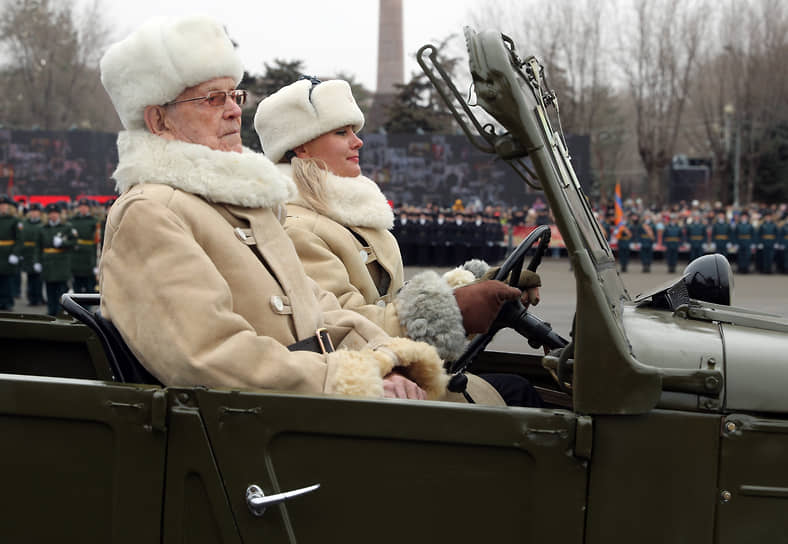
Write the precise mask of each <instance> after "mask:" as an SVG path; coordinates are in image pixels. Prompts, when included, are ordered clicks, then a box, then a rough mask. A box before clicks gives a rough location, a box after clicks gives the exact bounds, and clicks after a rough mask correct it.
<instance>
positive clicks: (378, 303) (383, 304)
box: [375, 300, 386, 308]
mask: <svg viewBox="0 0 788 544" xmlns="http://www.w3.org/2000/svg"><path fill="white" fill-rule="evenodd" d="M375 304H377V305H378V306H380V307H381V308H385V307H386V301H385V300H379V301H377V302H376V303H375Z"/></svg>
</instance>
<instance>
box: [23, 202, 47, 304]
mask: <svg viewBox="0 0 788 544" xmlns="http://www.w3.org/2000/svg"><path fill="white" fill-rule="evenodd" d="M42 225H43V223H42V222H41V204H39V203H38V202H34V203H33V204H31V205H30V209H29V211H28V212H27V219H25V222H24V228H23V229H22V244H23V246H22V270H23V271H24V273H25V275H26V276H27V303H28V304H29V305H30V306H40V305H41V304H43V303H44V294H43V287H44V286H43V283H42V282H41V263H40V262H38V261H37V260H36V258H37V256H38V254H39V249H38V231H39V230H41V227H42Z"/></svg>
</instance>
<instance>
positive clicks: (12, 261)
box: [8, 253, 19, 265]
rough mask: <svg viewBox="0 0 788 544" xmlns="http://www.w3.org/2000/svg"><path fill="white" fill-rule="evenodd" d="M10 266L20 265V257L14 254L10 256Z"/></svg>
mask: <svg viewBox="0 0 788 544" xmlns="http://www.w3.org/2000/svg"><path fill="white" fill-rule="evenodd" d="M8 264H10V265H17V264H19V257H17V256H16V255H14V254H13V253H12V254H11V255H9V256H8Z"/></svg>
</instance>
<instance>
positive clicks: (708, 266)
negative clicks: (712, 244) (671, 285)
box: [682, 253, 733, 306]
mask: <svg viewBox="0 0 788 544" xmlns="http://www.w3.org/2000/svg"><path fill="white" fill-rule="evenodd" d="M682 279H683V281H684V285H686V286H687V293H688V294H689V296H690V298H694V299H696V300H702V301H704V302H711V303H712V304H721V305H724V306H730V303H731V298H732V296H733V273H732V272H731V265H730V263H728V259H726V258H725V257H724V256H723V255H720V254H719V253H714V254H713V255H704V256H703V257H699V258H697V259H695V260H694V261H692V262H691V263H690V264H689V265H687V268H685V269H684V275H683V278H682Z"/></svg>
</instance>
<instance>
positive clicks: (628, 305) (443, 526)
mask: <svg viewBox="0 0 788 544" xmlns="http://www.w3.org/2000/svg"><path fill="white" fill-rule="evenodd" d="M466 39H467V44H468V51H469V55H470V73H471V76H472V79H473V84H474V87H475V93H476V97H477V101H478V104H479V105H481V106H482V107H483V108H484V109H485V110H486V111H487V112H488V113H489V114H490V115H491V116H492V117H494V118H495V120H496V121H497V125H495V126H493V124H491V123H490V124H486V125H481V124H480V123H479V122H478V121H477V119H476V117H475V116H474V115H473V113H472V110H471V109H470V107H469V106H468V104H467V102H466V101H465V100H464V99H463V98H462V96H461V95H460V93H458V92H457V91H456V87H454V85H453V83H452V82H451V81H450V80H449V79H448V77H447V76H446V73H445V71H444V70H443V69H442V68H441V67H440V65H439V63H437V60H436V59H437V57H436V53H437V52H436V50H435V48H434V47H432V46H425V47H424V48H422V50H421V51H420V54H419V59H420V62H421V63H422V65H423V66H424V68H425V70H426V71H427V73H428V75H429V76H430V78H431V79H433V80H434V82H435V83H436V84H438V88H439V90H440V92H441V93H442V94H443V96H444V97H445V98H446V100H447V102H448V103H449V104H450V107H451V108H452V109H453V111H454V112H455V113H456V115H457V117H458V119H461V120H462V121H463V122H464V123H465V124H464V125H463V126H464V128H465V130H466V131H467V132H468V136H469V137H470V138H471V139H472V140H473V141H474V142H476V143H477V145H479V146H480V147H481V148H483V149H484V150H486V151H489V152H490V153H494V154H496V155H497V156H499V157H500V158H501V159H503V160H505V161H507V162H509V163H510V164H511V165H512V166H513V167H514V168H515V169H516V170H518V172H521V173H522V174H523V176H524V177H526V178H527V179H529V180H530V182H531V183H539V184H540V186H541V188H542V189H543V190H544V193H545V195H546V197H547V199H548V201H549V204H550V207H551V209H552V211H553V213H554V215H555V218H556V221H557V224H558V227H559V229H560V232H561V234H562V235H563V239H564V241H565V243H566V245H567V249H568V252H569V256H570V259H571V263H572V266H573V270H574V275H575V279H576V286H577V304H576V313H575V319H574V325H573V327H572V331H571V334H570V335H569V336H570V338H569V340H568V341H567V340H564V339H563V338H561V337H560V336H559V335H557V334H554V333H552V332H551V331H550V330H549V328H546V325H545V324H544V323H540V322H539V321H538V320H534V319H532V316H529V315H526V314H527V312H525V313H523V312H518V311H510V312H509V314H510V315H509V316H508V317H505V318H501V321H500V322H499V324H498V326H503V325H507V326H511V327H513V328H515V330H517V331H518V332H521V333H522V334H524V335H525V336H526V337H527V340H526V339H524V340H523V342H526V341H528V342H530V343H532V344H535V345H545V346H547V347H548V348H550V350H549V353H547V354H546V355H545V356H544V357H541V356H537V355H524V354H509V353H495V352H491V351H483V348H484V347H485V345H486V342H488V341H489V338H485V337H481V338H478V339H475V340H474V342H473V343H472V344H471V345H470V346H469V349H468V351H467V352H466V354H467V356H464V357H463V358H461V360H460V361H459V363H458V362H455V363H454V364H452V365H451V370H452V371H453V372H455V373H456V374H457V375H461V373H462V371H463V370H464V369H469V370H471V371H477V372H478V371H501V370H503V371H509V372H518V373H520V374H522V375H524V376H527V377H528V378H529V379H531V380H532V381H533V382H534V383H535V384H537V385H538V386H539V387H540V388H541V389H540V390H541V391H542V392H543V395H544V397H545V399H546V400H547V402H548V403H549V406H550V407H549V408H544V409H528V408H511V407H502V408H498V407H489V406H478V405H474V404H459V403H441V402H428V401H423V402H422V401H397V400H371V399H356V398H343V397H337V396H320V395H302V394H294V393H289V392H286V391H255V390H243V391H241V390H219V389H209V388H202V387H191V388H183V387H164V386H162V385H160V384H157V383H155V380H153V379H152V378H151V377H150V376H149V375H148V374H147V373H146V372H145V370H144V368H140V367H135V361H134V360H133V356H131V357H130V356H129V352H128V349H127V348H125V346H124V345H123V343H122V339H119V338H118V336H117V331H114V330H113V328H112V326H111V324H110V323H108V322H104V321H102V320H101V318H100V316H98V315H96V314H95V313H94V312H92V311H91V309H90V307H89V306H88V307H86V306H87V304H88V303H95V300H93V299H84V298H83V299H79V298H71V299H69V300H67V301H65V302H66V303H67V304H68V306H69V308H70V310H71V311H72V313H73V314H74V315H75V316H77V317H78V319H77V318H49V317H42V316H34V315H19V314H2V315H0V353H2V363H0V433H2V437H3V445H2V449H1V450H0V451H1V453H0V461H1V462H2V467H3V469H4V472H5V474H6V476H5V481H6V485H5V486H4V488H3V494H2V495H3V498H2V504H1V506H0V541H1V542H9V543H10V542H50V541H58V542H80V543H92V542H96V543H107V542H113V543H123V542H134V543H140V542H162V543H169V542H179V543H182V542H194V543H198V542H226V543H241V542H403V541H407V542H561V543H581V542H585V543H609V542H632V541H637V542H640V543H664V542H720V543H722V542H777V541H786V540H788V516H787V515H785V514H786V512H788V468H785V462H784V460H785V459H786V458H788V419H787V416H788V396H786V394H785V385H786V384H788V355H786V354H788V321H786V320H785V319H782V318H780V317H776V316H772V315H766V314H762V313H759V312H755V311H751V310H745V309H742V308H735V307H731V306H730V305H729V303H730V268H729V266H728V265H727V261H724V260H721V259H719V258H717V257H715V256H709V257H707V258H705V259H703V260H702V261H700V262H698V263H697V264H694V266H693V265H691V266H690V267H689V268H688V270H687V271H686V272H685V274H683V275H682V277H680V278H677V279H676V280H675V281H672V282H670V283H668V284H666V285H663V286H659V287H655V288H654V289H653V290H651V291H649V292H647V293H645V294H644V295H641V296H639V297H637V298H633V297H631V296H630V295H629V293H628V292H627V290H626V289H625V287H624V284H623V282H622V280H621V278H620V276H619V275H618V273H617V271H616V267H615V258H614V255H613V253H612V251H611V249H610V247H609V246H608V244H607V242H606V240H605V237H604V235H603V234H602V232H601V229H600V227H599V225H598V224H597V222H596V221H595V219H594V217H593V214H592V212H591V209H590V207H589V205H588V202H587V199H586V197H585V195H584V194H583V192H582V190H581V188H580V184H579V183H578V180H577V178H576V176H575V174H574V170H573V168H572V164H571V159H570V157H569V155H568V152H567V149H566V146H565V145H564V141H563V135H562V134H561V132H560V131H556V130H554V128H553V125H552V121H551V116H554V113H555V112H553V111H552V109H553V106H554V104H555V94H554V93H553V92H552V91H551V89H549V88H548V86H547V84H546V80H545V75H544V71H543V68H542V66H541V65H540V64H539V62H538V61H537V60H536V59H535V58H533V57H528V58H526V59H524V60H523V59H522V58H521V57H520V56H519V55H518V53H517V51H516V49H515V47H514V44H513V43H512V41H511V40H510V39H508V38H507V37H506V36H503V35H501V34H500V33H498V32H492V31H490V32H483V33H479V34H477V33H475V32H474V31H472V30H470V29H466ZM430 62H431V65H430ZM467 123H471V124H472V125H475V126H476V132H474V131H473V130H472V128H470V127H469V126H468V124H467ZM537 241H539V242H543V241H544V238H543V237H542V235H541V234H539V235H538V236H536V237H534V238H532V239H530V240H527V243H526V244H524V245H523V246H522V247H521V248H518V250H517V251H516V252H515V254H514V255H513V256H512V257H511V258H510V259H507V261H506V263H505V265H504V266H505V268H507V269H516V268H519V267H521V266H523V260H524V258H525V255H526V250H527V249H528V247H527V246H529V245H531V244H532V243H533V244H534V245H536V242H537ZM540 247H541V243H540ZM536 251H537V255H538V252H539V250H538V249H537V250H536ZM533 264H534V261H533V260H532V261H531V265H533ZM67 298H68V297H67ZM80 308H81V309H80ZM510 310H511V308H510Z"/></svg>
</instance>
